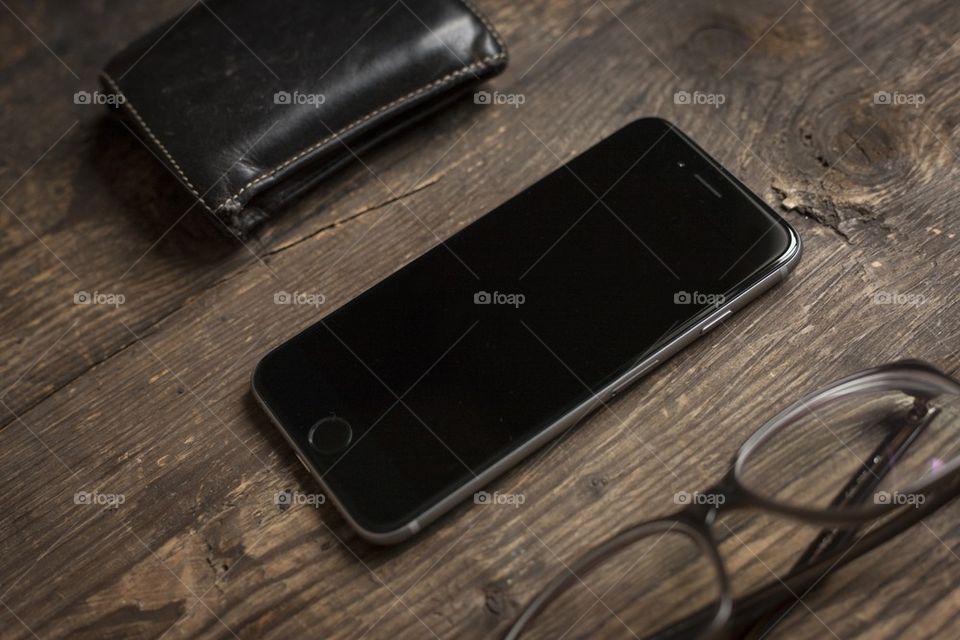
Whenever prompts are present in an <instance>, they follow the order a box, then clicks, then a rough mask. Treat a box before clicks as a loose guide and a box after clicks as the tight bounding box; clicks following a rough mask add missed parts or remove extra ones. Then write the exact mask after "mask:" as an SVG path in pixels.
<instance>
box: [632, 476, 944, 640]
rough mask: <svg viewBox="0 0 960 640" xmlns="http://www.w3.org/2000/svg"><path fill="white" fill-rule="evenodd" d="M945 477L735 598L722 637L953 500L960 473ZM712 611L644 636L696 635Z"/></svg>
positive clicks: (739, 631) (663, 639)
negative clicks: (837, 546)
mask: <svg viewBox="0 0 960 640" xmlns="http://www.w3.org/2000/svg"><path fill="white" fill-rule="evenodd" d="M944 480H947V481H948V482H947V483H945V484H944V485H942V486H941V489H940V490H939V491H938V492H934V493H933V494H931V497H930V499H929V500H928V501H927V502H925V503H924V504H923V506H922V507H920V508H917V509H909V510H906V511H903V512H900V513H899V514H898V515H897V516H896V517H895V518H893V519H892V520H890V521H888V522H884V523H883V524H881V525H878V526H877V527H875V528H873V529H871V530H870V531H867V532H866V533H864V534H863V535H861V536H860V537H859V538H857V539H856V540H854V541H853V544H851V545H850V549H849V550H848V551H845V552H843V555H840V556H839V557H837V556H836V555H834V554H831V555H830V556H827V557H826V558H823V559H822V560H819V561H817V562H815V563H813V564H812V565H810V566H809V567H807V568H805V569H803V570H801V571H799V572H797V573H794V574H791V575H788V576H785V577H783V578H782V579H779V580H775V581H773V582H771V583H770V584H768V585H766V586H764V587H760V588H759V589H756V590H754V591H752V592H750V593H749V594H747V595H745V596H742V597H741V598H738V599H737V602H736V603H735V604H734V611H733V618H732V619H731V620H730V623H729V627H728V633H727V635H724V636H723V637H724V638H744V637H745V635H746V633H747V630H749V629H750V628H752V627H753V626H754V624H755V621H756V614H755V612H764V611H769V610H771V608H776V607H780V606H783V604H784V603H786V602H792V601H795V600H796V599H797V594H804V593H806V592H807V591H809V590H810V589H812V588H814V587H815V586H816V585H818V584H819V582H820V580H822V578H823V576H824V575H825V574H827V573H829V572H830V571H833V570H836V569H839V568H841V567H843V566H846V565H847V564H849V563H850V562H853V561H854V560H856V559H858V558H860V557H861V556H863V555H865V554H867V553H869V552H870V551H872V550H874V549H876V548H877V547H879V546H880V545H882V544H884V543H885V542H887V541H889V540H891V539H893V538H895V537H896V536H898V535H900V534H901V533H903V532H904V531H906V530H907V529H909V528H911V527H912V526H914V525H915V524H917V523H918V522H920V521H921V520H923V519H924V518H925V517H927V516H928V515H930V514H932V513H934V512H936V511H938V510H939V509H940V508H941V507H943V506H944V505H946V504H947V503H949V502H951V501H953V500H954V499H955V498H956V497H957V495H958V493H960V473H955V474H952V477H951V478H949V479H948V478H944ZM714 613H715V611H714V609H713V608H712V607H704V608H703V609H701V610H700V611H697V612H696V613H693V614H691V615H690V616H688V617H686V618H684V619H683V620H680V621H678V622H676V623H675V624H672V625H670V626H669V627H666V628H664V629H660V630H658V631H656V632H654V633H652V634H650V635H647V636H646V637H645V639H644V640H689V639H690V638H692V637H697V632H698V630H702V629H703V628H704V626H705V625H707V624H709V622H710V620H711V619H712V617H713V615H714Z"/></svg>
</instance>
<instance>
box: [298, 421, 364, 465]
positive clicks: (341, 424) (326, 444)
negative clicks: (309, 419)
mask: <svg viewBox="0 0 960 640" xmlns="http://www.w3.org/2000/svg"><path fill="white" fill-rule="evenodd" d="M352 439H353V429H351V428H350V423H349V422H347V421H346V420H344V419H343V418H338V417H337V416H330V417H328V418H324V419H323V420H320V421H319V422H317V423H316V424H314V425H313V426H312V427H310V433H309V434H307V440H308V441H309V442H310V446H311V447H313V449H314V451H316V452H317V453H321V454H323V455H328V456H329V455H333V454H335V453H340V452H341V451H343V450H344V449H346V448H347V446H349V444H350V441H351V440H352Z"/></svg>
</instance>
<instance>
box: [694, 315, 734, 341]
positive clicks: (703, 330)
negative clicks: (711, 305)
mask: <svg viewBox="0 0 960 640" xmlns="http://www.w3.org/2000/svg"><path fill="white" fill-rule="evenodd" d="M731 313H733V309H727V310H726V311H724V312H723V313H721V314H720V315H718V316H717V317H716V318H711V319H710V320H707V322H706V324H704V325H703V326H702V327H700V335H703V334H705V333H706V332H708V331H710V330H711V329H713V328H714V327H715V326H717V325H718V324H720V323H721V322H723V321H724V320H726V319H727V318H729V317H730V314H731Z"/></svg>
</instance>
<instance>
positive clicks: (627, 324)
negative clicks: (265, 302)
mask: <svg viewBox="0 0 960 640" xmlns="http://www.w3.org/2000/svg"><path fill="white" fill-rule="evenodd" d="M790 246H791V231H790V230H789V227H787V226H786V224H785V223H784V222H783V221H782V220H781V219H780V218H779V217H778V216H776V215H775V214H774V213H773V212H772V211H770V210H769V209H768V208H767V207H766V206H765V205H764V204H763V203H762V202H761V201H760V200H759V199H758V198H756V197H755V196H753V195H751V194H750V193H749V192H748V191H747V190H746V189H745V188H744V187H743V186H742V185H740V184H739V183H738V182H737V181H736V180H735V179H734V178H732V177H731V176H729V175H728V174H727V173H726V172H725V171H723V170H722V169H721V168H720V167H719V166H718V165H716V164H715V163H714V162H713V161H712V160H710V159H709V158H708V157H707V156H706V155H705V154H704V153H703V152H702V151H700V150H699V149H698V148H697V147H696V146H695V145H693V143H692V142H690V141H689V140H688V139H687V138H686V137H685V136H684V135H683V134H682V133H680V132H679V131H678V130H676V129H675V128H673V127H672V125H670V124H668V123H666V122H664V121H662V120H658V119H645V120H639V121H637V122H634V123H632V124H631V125H628V126H627V127H625V128H624V129H621V130H620V131H619V132H617V133H616V134H614V135H613V136H611V137H609V138H607V139H605V140H604V141H602V142H600V143H599V144H597V145H596V146H594V147H593V148H591V149H589V150H588V151H586V152H584V153H583V154H581V155H580V156H578V157H577V158H575V159H574V160H572V161H571V162H570V163H568V165H566V166H564V167H561V168H559V169H557V170H556V171H554V172H553V173H551V174H550V175H548V176H547V177H545V178H543V179H542V180H540V181H539V182H537V183H536V184H534V185H533V186H532V187H530V188H528V189H527V190H526V191H524V192H522V193H520V194H519V195H517V196H516V197H514V198H512V199H511V200H509V201H508V202H506V203H505V204H503V205H501V206H500V207H498V208H497V209H495V210H494V211H492V212H491V213H489V214H487V215H485V216H483V217H482V218H480V219H479V220H478V221H477V222H475V223H474V224H472V225H470V226H469V227H466V228H465V229H463V230H462V231H461V232H459V233H457V234H456V235H454V236H453V237H451V238H449V239H448V240H447V241H446V242H444V243H442V244H441V245H439V246H437V247H435V248H434V249H432V250H430V251H429V252H427V253H426V254H424V255H422V256H421V257H419V258H418V259H416V260H414V261H413V262H412V263H410V264H409V265H407V266H406V267H404V268H403V269H401V270H400V271H398V272H396V273H395V274H393V275H392V276H390V277H389V278H387V279H385V280H384V281H382V282H380V283H379V284H377V285H376V286H374V287H372V288H371V289H369V290H367V291H366V292H365V293H363V294H362V295H360V296H359V297H357V298H356V299H354V300H353V301H351V302H350V303H348V304H346V305H344V306H343V307H341V308H340V309H338V310H336V311H334V312H333V313H331V314H329V315H328V316H327V317H325V318H324V319H322V320H321V321H320V322H318V323H317V324H315V325H314V326H312V327H310V328H309V329H307V330H306V331H304V332H302V333H301V334H299V335H297V336H296V337H294V338H293V339H291V340H290V341H289V342H287V343H285V344H283V345H282V346H280V347H279V348H277V349H275V350H274V351H272V352H271V353H269V354H268V355H267V356H266V357H265V358H264V359H263V360H262V361H261V364H260V365H259V366H258V368H257V371H256V373H255V376H254V387H255V389H256V391H257V394H258V395H259V396H260V399H261V401H262V402H263V403H264V404H265V405H266V406H267V407H268V409H269V410H270V412H271V413H272V414H273V416H274V417H275V419H276V420H277V421H278V422H279V423H280V425H281V426H282V428H283V429H285V430H286V431H287V433H288V435H289V437H290V438H291V439H293V440H294V441H295V442H296V443H297V444H298V446H299V448H300V449H301V450H302V451H303V452H304V453H305V454H306V455H308V456H309V457H310V463H311V464H312V465H313V466H314V467H315V468H316V470H317V472H318V473H319V474H320V476H321V477H322V478H323V480H324V482H325V483H326V485H327V487H328V488H329V490H330V491H332V492H333V493H334V494H335V495H336V497H337V499H338V500H339V502H340V504H341V506H342V507H343V508H344V509H345V510H346V511H347V512H348V513H349V514H350V516H351V517H352V518H353V519H354V520H355V521H356V522H357V523H358V524H359V525H360V526H362V527H363V528H365V529H367V530H369V531H374V532H381V531H392V530H394V529H396V528H398V527H401V526H403V525H404V524H407V523H409V522H410V521H412V520H413V519H415V518H416V516H417V515H418V514H420V513H423V512H424V511H425V510H426V509H428V508H429V507H430V506H432V505H434V504H436V503H437V502H438V501H439V500H441V499H442V498H444V497H446V496H448V495H449V494H450V493H451V492H453V491H454V490H455V489H457V488H458V487H460V486H462V485H464V484H465V483H467V482H468V481H470V480H471V479H473V478H474V477H476V475H478V474H480V473H481V472H482V471H484V470H485V469H487V468H489V467H490V465H492V464H494V463H495V462H497V461H498V460H500V459H502V458H503V456H505V455H506V454H508V453H510V452H511V451H513V450H515V449H516V448H518V447H519V446H521V445H522V444H523V443H525V442H527V441H528V440H529V439H530V438H531V437H533V436H534V435H536V434H537V433H539V432H541V431H542V430H543V429H545V428H546V427H548V426H549V425H551V424H554V423H555V422H557V420H558V419H560V418H562V417H563V416H564V415H566V414H568V413H569V412H570V411H571V410H573V409H575V408H576V407H578V406H580V405H582V404H583V403H584V402H585V401H586V400H588V399H589V398H590V397H591V396H592V395H593V394H594V393H595V392H597V391H599V390H600V389H602V388H603V387H604V386H605V385H608V384H610V383H611V382H612V381H614V380H615V379H616V378H618V377H619V376H621V375H623V374H624V373H625V372H627V371H628V370H630V368H631V367H632V366H634V365H636V364H637V363H638V362H640V361H641V360H642V359H643V358H644V357H645V356H646V355H648V354H650V353H652V352H653V351H654V350H655V349H657V348H658V347H660V346H663V345H664V344H666V343H667V342H669V341H670V340H671V339H672V338H673V337H675V336H676V335H678V334H679V333H680V332H682V331H683V330H684V328H687V327H689V326H691V324H692V323H694V322H696V321H697V320H698V319H699V318H702V317H703V316H704V315H705V314H707V313H709V311H710V309H715V307H716V304H717V302H719V301H722V300H723V299H724V298H726V299H729V298H730V297H732V296H735V295H736V294H737V293H738V292H740V291H743V290H745V289H746V288H747V287H748V286H749V285H750V284H751V283H756V282H757V281H758V279H759V278H760V277H762V276H763V275H765V274H768V273H769V272H770V271H771V270H772V269H773V268H774V265H776V264H777V263H778V260H780V259H781V258H782V257H783V256H784V254H785V253H786V252H787V250H788V248H789V247H790ZM330 416H337V417H338V418H340V419H342V420H345V421H346V423H348V424H349V425H350V431H351V433H350V437H349V439H342V440H341V442H340V445H338V446H335V447H334V448H333V449H330V448H329V447H328V448H327V449H326V451H325V452H319V451H317V450H315V449H314V448H311V446H310V444H309V443H308V434H309V432H310V429H311V427H313V425H315V424H317V423H318V421H320V420H322V419H324V418H327V417H330ZM322 436H323V434H322V433H320V434H319V437H320V438H321V439H322ZM335 439H336V438H335Z"/></svg>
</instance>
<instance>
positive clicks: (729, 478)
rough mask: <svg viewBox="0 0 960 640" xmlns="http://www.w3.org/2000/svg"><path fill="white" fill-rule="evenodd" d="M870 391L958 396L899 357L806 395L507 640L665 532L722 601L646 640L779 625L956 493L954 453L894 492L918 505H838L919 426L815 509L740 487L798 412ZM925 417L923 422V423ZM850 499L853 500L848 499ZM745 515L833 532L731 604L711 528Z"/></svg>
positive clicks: (585, 563) (606, 545)
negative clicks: (755, 457) (835, 575)
mask: <svg viewBox="0 0 960 640" xmlns="http://www.w3.org/2000/svg"><path fill="white" fill-rule="evenodd" d="M874 390H884V391H890V390H896V391H902V392H906V393H907V394H909V395H911V396H913V397H914V399H915V406H916V403H918V402H920V401H921V400H922V401H923V402H924V403H925V402H927V401H929V400H931V399H933V398H936V397H938V396H941V395H945V394H956V395H958V396H960V381H957V380H956V379H955V378H953V377H952V376H950V375H948V374H946V373H944V372H942V371H940V370H939V369H937V368H936V367H934V366H933V365H930V364H928V363H926V362H923V361H920V360H901V361H897V362H892V363H888V364H884V365H880V366H878V367H873V368H870V369H866V370H863V371H859V372H857V373H853V374H851V375H848V376H846V377H844V378H841V379H839V380H836V381H834V382H833V383H830V384H828V385H826V386H825V387H821V388H819V389H817V390H815V391H813V392H811V393H808V394H806V395H805V396H803V397H802V398H801V399H799V400H797V401H796V402H794V403H793V404H791V405H790V406H788V407H787V408H786V409H783V410H782V411H780V412H779V413H778V414H777V415H775V416H774V417H773V418H770V419H769V420H767V421H766V422H765V423H764V424H763V425H762V426H761V427H760V428H759V429H757V430H756V431H754V432H753V434H751V435H750V436H749V437H748V438H747V439H746V440H745V441H744V442H743V444H741V445H740V447H739V448H738V449H737V452H736V453H735V454H734V456H733V461H732V464H731V466H730V469H729V470H728V471H727V473H726V474H725V475H724V476H723V478H722V479H721V480H720V481H718V482H717V483H715V484H714V485H713V486H711V487H710V488H709V489H707V490H706V491H704V492H701V494H700V495H701V496H704V497H705V498H704V500H701V501H698V502H697V503H691V504H689V505H687V506H686V507H684V508H682V509H680V510H679V511H677V512H676V513H674V514H673V515H669V516H665V517H662V518H655V519H652V520H647V521H643V522H640V523H638V524H635V525H630V526H628V527H625V528H623V529H621V530H620V531H619V532H618V533H616V534H614V535H613V536H611V537H609V538H607V540H605V541H604V542H602V543H600V544H598V545H596V546H594V547H593V548H591V549H590V550H588V551H587V552H586V553H584V554H582V555H581V556H579V557H578V558H577V560H576V561H574V562H573V563H571V564H570V565H568V566H567V568H566V570H565V571H564V572H563V573H561V574H559V575H558V576H556V577H555V578H554V579H553V580H551V581H550V582H549V583H547V584H546V585H545V586H544V588H543V589H541V590H540V591H539V592H538V594H537V595H536V596H535V597H534V598H533V599H532V600H531V601H530V602H529V603H528V604H527V606H526V607H525V608H524V610H523V611H522V612H521V614H520V615H519V616H518V617H517V619H516V621H515V622H514V624H513V625H512V626H511V627H510V629H509V630H508V631H507V633H506V635H505V636H504V640H517V638H521V637H522V633H523V632H524V631H525V630H528V629H527V628H526V627H527V626H528V625H530V623H532V622H534V621H535V620H536V619H537V617H538V616H539V615H540V614H541V613H543V611H544V610H545V609H546V608H547V607H548V606H549V605H550V604H551V603H552V602H553V601H554V600H556V598H557V597H559V596H560V595H562V594H563V593H565V592H566V591H567V590H568V589H569V588H570V587H571V586H573V585H574V584H576V583H577V582H578V581H580V576H581V575H586V573H589V572H590V571H592V570H593V569H594V568H596V567H597V566H599V565H601V564H602V563H603V562H604V561H605V560H606V559H607V558H609V557H610V556H613V555H615V554H618V553H621V552H623V551H625V550H626V549H628V548H629V547H630V546H631V545H632V544H634V543H636V542H637V541H639V540H642V539H644V538H647V537H649V536H651V535H655V534H657V533H667V532H673V533H680V534H683V535H686V536H687V537H688V538H690V539H691V540H692V541H694V542H695V543H697V544H698V546H699V547H700V550H701V553H702V554H703V557H704V558H705V559H707V560H708V561H709V562H710V564H711V565H712V566H713V570H714V574H715V576H716V578H717V582H718V584H717V586H718V588H719V597H718V599H717V601H716V606H715V607H713V613H712V614H711V613H710V607H705V608H703V609H701V610H699V611H697V612H695V613H694V614H692V615H690V616H687V617H686V618H684V619H683V620H680V621H678V622H676V623H673V624H670V625H669V626H668V627H666V628H661V629H658V630H657V631H656V632H655V634H654V635H648V636H646V638H645V640H675V639H679V638H689V637H690V635H689V634H690V633H691V629H696V630H697V634H698V635H699V636H700V637H702V638H709V639H711V640H714V639H718V638H726V637H742V636H743V635H744V634H745V633H747V632H749V631H750V630H751V629H753V630H756V629H758V628H759V627H763V628H764V629H769V628H772V626H775V625H776V624H777V623H778V622H779V620H780V617H777V616H776V614H777V613H778V612H779V611H782V610H783V607H784V606H785V605H787V604H788V603H790V602H791V600H795V599H796V598H797V596H796V595H795V594H796V593H798V592H801V591H802V592H807V591H809V590H811V589H813V588H814V587H815V586H817V584H819V582H820V581H821V580H822V579H823V578H824V577H826V575H827V574H829V573H830V572H832V571H834V570H836V569H839V568H841V567H843V566H846V565H847V564H849V563H850V562H852V561H853V560H855V559H857V558H859V557H861V556H863V555H864V554H866V553H869V552H870V551H872V550H874V549H876V548H877V547H879V546H881V545H883V544H885V543H886V542H888V541H890V540H891V539H893V538H894V537H896V536H898V535H899V534H900V533H902V532H904V531H906V530H907V529H909V528H910V527H912V526H913V525H915V524H916V523H918V522H919V521H920V520H922V519H923V518H925V517H926V516H928V515H930V514H932V513H934V512H935V511H937V510H939V509H940V508H941V507H942V506H944V505H945V504H947V503H948V502H950V501H952V500H953V499H954V498H955V497H957V496H958V495H960V456H958V457H957V458H956V459H954V460H952V461H950V462H948V463H947V464H946V465H945V466H944V467H943V468H942V469H940V470H939V471H938V472H937V474H936V475H935V476H934V477H932V478H929V479H927V480H926V481H923V480H921V481H917V482H914V483H912V484H910V485H907V486H905V487H903V488H902V489H901V490H900V492H901V493H904V494H914V495H923V496H924V498H925V500H924V501H923V503H922V504H919V505H904V504H893V503H891V504H875V505H873V506H866V507H857V508H851V507H849V506H848V507H843V504H844V502H845V501H846V502H849V501H850V498H856V499H861V498H863V497H865V495H866V493H867V492H869V491H872V490H873V489H875V488H876V487H877V486H878V485H879V484H880V482H881V481H882V479H883V476H885V475H886V473H887V472H889V470H890V469H892V468H893V467H894V466H895V465H896V459H897V456H898V454H899V453H901V452H903V451H905V450H906V448H907V447H909V446H910V444H911V443H912V441H913V437H915V436H916V435H917V434H918V433H919V431H920V430H922V428H924V427H925V426H926V425H925V424H924V423H922V422H921V423H920V424H918V425H916V426H915V427H914V429H913V430H912V431H911V432H910V433H905V432H904V430H903V429H902V428H901V429H900V430H898V431H897V432H896V433H894V434H890V435H889V436H887V437H886V438H885V439H884V442H883V443H882V444H881V445H880V447H878V448H877V450H876V451H875V452H874V453H873V454H872V455H871V456H870V458H868V461H867V463H865V464H864V465H861V469H860V470H858V472H857V473H856V474H854V476H853V478H851V479H850V480H849V481H848V482H847V484H846V485H845V486H844V488H843V489H842V490H841V491H840V493H839V495H838V496H837V497H836V498H835V499H834V501H833V502H832V503H831V505H830V506H829V507H826V508H822V509H813V508H807V507H798V506H794V505H790V504H785V503H782V502H777V501H776V500H772V499H769V498H766V497H764V496H763V495H761V494H759V493H756V492H755V491H753V490H751V489H750V488H749V486H748V485H747V483H745V482H744V481H743V480H742V471H743V465H744V464H745V462H746V460H748V459H749V456H750V454H751V453H752V452H754V451H755V450H756V449H757V448H758V447H760V446H761V445H762V444H763V443H764V442H765V441H766V440H767V439H768V438H770V437H772V436H773V435H774V434H775V433H777V432H778V430H779V429H780V428H781V427H782V426H783V425H784V424H787V423H789V422H790V421H791V420H792V419H793V418H795V417H796V416H797V415H800V414H804V413H811V412H812V411H813V410H814V409H815V408H817V407H820V406H822V405H824V404H826V403H831V402H835V401H836V400H838V399H841V398H845V397H849V396H854V395H862V394H864V393H869V392H871V391H874ZM921 417H922V418H926V417H927V416H921ZM932 417H933V416H930V419H932ZM905 426H906V425H905ZM898 435H899V436H907V438H906V439H905V440H904V439H903V438H901V440H902V441H901V442H900V443H899V447H900V448H898V449H897V451H896V452H895V454H894V455H892V456H891V455H880V453H879V452H881V451H883V450H884V448H885V447H886V446H888V445H889V444H890V441H891V440H896V439H895V438H893V436H898ZM878 464H884V465H885V468H883V469H882V470H880V469H877V465H878ZM878 472H882V475H879V476H878V475H877V473H878ZM865 473H868V474H869V475H872V476H873V478H869V477H867V475H865ZM864 478H867V481H868V482H869V483H871V484H866V485H865V484H863V479H864ZM854 493H856V494H857V495H853V494H854ZM745 508H755V509H759V510H761V511H765V512H768V513H773V514H776V515H781V516H786V517H788V518H792V519H794V520H799V521H801V522H805V523H811V524H819V525H823V526H831V525H832V526H833V528H831V529H824V530H822V531H821V532H820V533H819V534H818V535H817V537H816V539H815V540H814V541H813V543H811V544H810V545H809V546H808V547H807V549H806V550H805V551H804V553H803V554H802V555H801V557H800V559H799V560H798V561H797V562H796V563H795V564H794V566H793V567H792V568H791V570H790V571H789V572H788V574H787V575H786V576H784V577H782V578H779V579H778V580H777V581H773V582H771V583H769V584H767V585H765V586H763V587H760V588H758V589H755V590H754V591H752V592H750V593H748V594H746V595H745V596H742V597H741V598H739V599H736V598H734V596H733V594H732V589H731V586H730V579H729V576H728V573H727V570H726V566H725V564H724V562H723V559H722V558H721V557H720V551H719V545H718V542H717V538H716V536H715V535H714V528H713V523H714V522H715V521H716V518H717V515H718V514H719V513H720V511H721V509H722V510H724V511H726V510H737V509H745ZM898 512H899V513H898ZM895 513H896V514H897V515H896V517H894V518H892V519H890V520H889V521H887V522H884V523H883V524H882V525H880V524H878V525H877V526H875V527H873V528H871V529H870V530H869V531H867V532H865V533H864V534H863V535H861V536H859V537H857V536H856V531H857V528H859V526H862V525H865V524H868V523H870V522H877V521H880V520H882V519H883V518H885V517H887V516H891V515H893V514H895ZM843 525H847V528H843ZM852 525H857V528H852V529H851V528H850V526H852ZM855 547H856V548H855ZM708 615H712V619H711V620H707V619H706V618H707V616H708ZM781 617H782V616H781ZM575 624H576V623H575Z"/></svg>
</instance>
